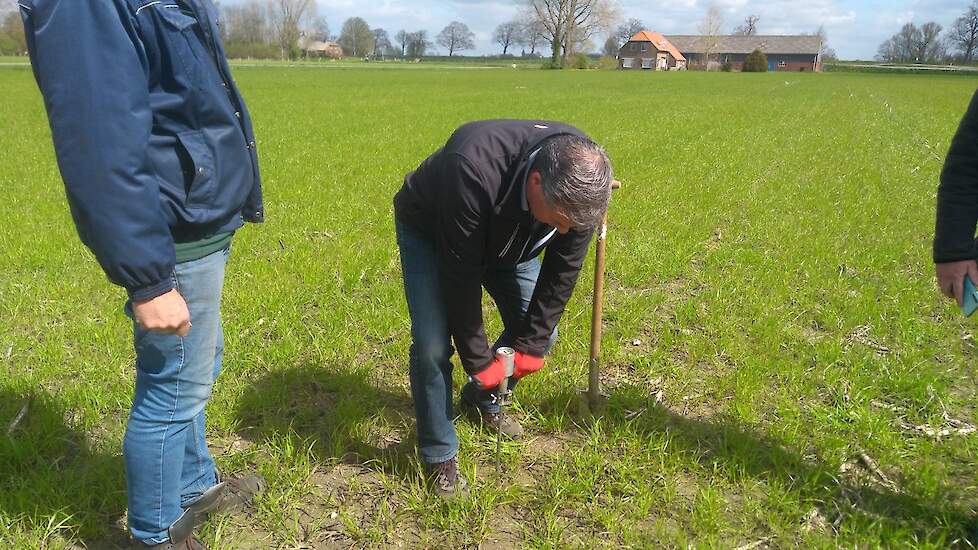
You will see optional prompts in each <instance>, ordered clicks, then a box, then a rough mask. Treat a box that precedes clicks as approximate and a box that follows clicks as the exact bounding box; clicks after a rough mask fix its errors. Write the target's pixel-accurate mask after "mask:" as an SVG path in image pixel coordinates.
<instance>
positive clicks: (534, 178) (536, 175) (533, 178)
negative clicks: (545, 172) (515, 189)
mask: <svg viewBox="0 0 978 550" xmlns="http://www.w3.org/2000/svg"><path fill="white" fill-rule="evenodd" d="M526 183H527V184H528V185H540V184H541V183H543V176H541V175H540V172H539V171H538V170H530V173H529V175H527V176H526Z"/></svg>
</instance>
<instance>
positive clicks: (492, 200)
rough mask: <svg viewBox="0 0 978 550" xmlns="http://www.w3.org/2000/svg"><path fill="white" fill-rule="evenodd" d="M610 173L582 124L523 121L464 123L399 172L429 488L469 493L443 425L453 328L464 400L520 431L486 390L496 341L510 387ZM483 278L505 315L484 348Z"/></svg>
mask: <svg viewBox="0 0 978 550" xmlns="http://www.w3.org/2000/svg"><path fill="white" fill-rule="evenodd" d="M611 181H612V169H611V163H610V161H609V160H608V157H607V156H606V155H605V153H604V151H603V150H602V149H601V148H600V147H598V146H597V145H595V144H594V143H593V142H592V141H591V140H590V139H589V138H588V137H587V136H586V135H584V133H582V132H581V131H580V130H578V129H576V128H574V127H572V126H568V125H566V124H561V123H556V122H534V121H523V120H489V121H481V122H473V123H470V124H466V125H464V126H462V127H461V128H459V129H458V130H456V131H455V133H454V134H453V135H452V136H451V138H449V140H448V143H447V144H446V145H445V146H444V147H443V148H441V149H440V150H438V151H437V152H435V153H434V154H433V155H432V156H430V157H428V159H427V160H425V161H424V162H423V163H422V164H421V166H419V167H418V169H417V170H415V171H414V172H412V173H410V174H408V175H407V176H406V177H405V179H404V186H403V187H402V188H401V190H400V191H399V192H398V193H397V196H396V197H394V209H395V217H396V229H397V242H398V246H399V248H400V252H401V265H402V268H403V273H404V275H403V276H404V291H405V294H406V297H407V303H408V309H409V311H410V314H411V337H412V339H413V343H412V345H411V355H410V380H411V393H412V395H413V398H414V407H415V414H416V415H417V422H418V442H419V447H420V453H421V458H422V460H423V461H424V462H425V464H426V465H427V466H428V468H429V470H430V474H431V476H432V482H433V487H434V491H435V492H436V493H437V494H439V495H441V496H444V497H452V496H456V495H465V494H467V484H466V481H465V478H464V477H463V476H462V475H461V474H460V473H459V470H458V459H457V454H458V439H457V437H456V434H455V427H454V425H453V424H452V418H453V411H452V393H453V392H452V363H451V356H452V353H453V350H452V345H451V340H454V342H455V346H456V348H457V349H458V353H459V357H460V358H461V362H462V366H463V368H464V369H465V371H466V373H468V374H469V375H470V377H471V380H470V382H469V383H468V384H467V385H466V386H465V387H464V388H463V389H462V401H461V403H462V406H463V408H465V409H467V411H468V412H470V413H471V414H472V415H473V416H476V417H478V418H480V419H481V421H482V422H483V423H485V424H487V425H489V426H491V427H493V428H494V429H500V430H501V431H502V432H504V433H506V434H507V435H509V436H511V437H518V436H519V435H521V434H522V427H521V426H520V425H519V423H518V422H517V421H516V420H515V419H513V418H511V417H509V416H508V415H505V414H502V413H501V412H500V407H499V403H498V400H497V395H496V391H495V390H496V388H497V386H498V385H499V383H500V382H502V380H503V378H504V377H505V374H504V373H505V367H504V365H503V363H502V361H501V360H497V359H496V358H495V357H494V351H495V350H496V349H497V348H498V347H500V346H510V347H513V348H515V349H516V352H517V353H516V371H515V374H514V380H512V381H511V383H510V387H513V386H515V384H516V382H517V381H518V380H519V379H520V378H522V377H523V376H526V375H528V374H530V373H533V372H536V371H537V370H539V369H540V368H541V367H543V362H544V359H543V357H544V356H545V355H546V353H547V351H548V350H549V349H550V346H551V345H552V344H553V342H554V340H555V339H556V334H557V332H556V326H557V322H558V320H559V319H560V317H561V315H562V314H563V312H564V307H565V305H566V304H567V300H568V299H569V298H570V296H571V293H572V292H573V290H574V285H575V284H576V282H577V277H578V275H579V273H580V270H581V265H582V264H583V262H584V258H585V256H586V255H587V250H588V245H589V243H590V241H591V236H592V235H593V233H594V229H595V227H596V226H597V225H598V224H599V223H600V222H601V219H602V216H603V215H604V212H605V210H606V209H607V207H608V201H609V200H610V198H611ZM544 250H546V254H545V256H544V259H543V261H542V262H541V261H540V260H539V259H537V257H538V256H539V255H540V254H541V253H543V251H544ZM483 286H484V287H485V288H486V290H487V291H488V292H489V294H490V295H491V296H492V297H493V299H494V301H495V302H496V306H497V307H498V308H499V312H500V316H501V317H502V321H503V325H504V327H505V329H504V331H503V333H502V334H501V335H500V337H499V338H498V339H497V340H496V342H495V344H494V345H493V346H492V347H490V345H489V343H488V341H487V339H486V333H485V328H484V326H483V319H482V287H483Z"/></svg>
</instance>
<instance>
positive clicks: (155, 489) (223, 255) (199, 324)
mask: <svg viewBox="0 0 978 550" xmlns="http://www.w3.org/2000/svg"><path fill="white" fill-rule="evenodd" d="M229 254H230V251H229V250H228V249H225V250H221V251H219V252H215V253H214V254H211V255H209V256H206V257H204V258H201V259H199V260H194V261H190V262H184V263H180V264H177V265H176V267H175V268H174V270H173V278H174V281H175V283H176V289H177V291H178V292H180V294H181V295H182V296H183V299H184V300H186V302H187V307H188V308H189V309H190V320H191V323H192V324H193V326H192V327H191V329H190V334H188V335H187V336H186V337H185V338H181V337H180V336H176V335H174V334H163V333H159V332H150V331H146V330H143V329H142V328H140V327H139V325H137V324H136V323H133V334H134V341H135V347H136V392H135V395H134V397H133V403H132V410H131V411H130V413H129V424H128V426H127V427H126V436H125V439H124V441H123V455H124V458H125V464H126V480H127V482H128V488H129V529H130V530H131V531H132V534H133V537H134V538H135V539H137V540H140V541H142V542H144V543H146V544H160V543H163V542H166V541H167V540H169V534H168V532H167V530H168V529H169V527H170V525H172V524H173V523H174V522H175V521H176V520H177V519H178V518H180V516H181V515H182V514H183V508H182V505H183V506H185V505H188V504H189V503H191V502H193V501H194V500H196V499H197V498H199V497H200V495H201V494H202V493H203V492H204V491H206V490H207V489H208V488H210V487H212V486H213V485H214V484H216V483H217V476H216V471H215V468H214V460H213V459H212V458H211V456H210V453H209V452H208V450H207V442H206V441H205V439H204V438H205V434H206V430H205V427H204V406H205V405H206V404H207V400H208V398H210V396H211V388H212V387H213V385H214V380H216V379H217V377H218V375H219V374H220V372H221V357H222V355H223V351H224V333H223V331H222V329H221V292H222V290H223V286H224V267H225V265H226V263H227V259H228V255H229ZM126 312H127V314H129V316H130V317H131V316H132V304H131V303H127V304H126Z"/></svg>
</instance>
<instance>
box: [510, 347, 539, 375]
mask: <svg viewBox="0 0 978 550" xmlns="http://www.w3.org/2000/svg"><path fill="white" fill-rule="evenodd" d="M515 363H516V370H514V371H513V378H523V377H524V376H526V375H528V374H533V373H535V372H536V371H538V370H540V369H542V368H543V357H534V356H533V355H529V354H526V353H523V352H521V351H518V352H516V359H515Z"/></svg>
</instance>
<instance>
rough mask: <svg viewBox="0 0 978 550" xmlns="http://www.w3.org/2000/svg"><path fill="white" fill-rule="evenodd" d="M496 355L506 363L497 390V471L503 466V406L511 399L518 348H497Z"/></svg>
mask: <svg viewBox="0 0 978 550" xmlns="http://www.w3.org/2000/svg"><path fill="white" fill-rule="evenodd" d="M496 357H501V358H502V359H503V363H504V364H505V365H506V377H505V378H503V381H502V382H500V383H499V389H498V390H497V392H496V399H497V400H498V401H499V418H498V420H497V422H496V471H497V472H499V471H501V468H502V459H501V458H500V456H501V454H500V453H501V451H502V448H503V423H502V418H503V407H505V406H506V403H507V400H508V399H509V378H510V377H511V376H513V372H515V371H516V350H514V349H513V348H507V347H501V348H499V349H497V350H496Z"/></svg>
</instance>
